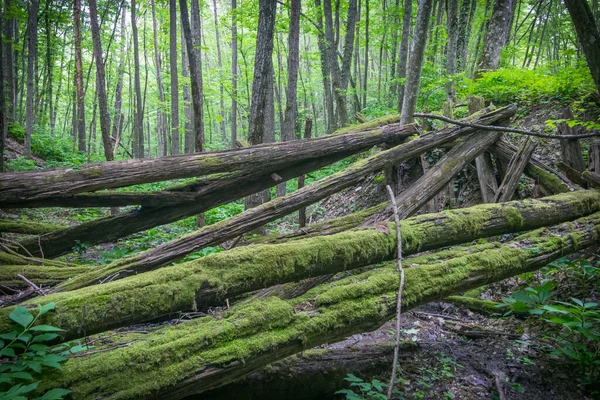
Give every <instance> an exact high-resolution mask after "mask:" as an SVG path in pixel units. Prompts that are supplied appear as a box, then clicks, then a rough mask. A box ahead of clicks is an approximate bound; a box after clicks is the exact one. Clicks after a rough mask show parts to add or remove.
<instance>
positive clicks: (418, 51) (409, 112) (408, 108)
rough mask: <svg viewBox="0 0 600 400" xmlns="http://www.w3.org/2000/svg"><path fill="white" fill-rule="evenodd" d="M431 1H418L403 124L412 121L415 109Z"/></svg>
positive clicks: (402, 117) (403, 109)
mask: <svg viewBox="0 0 600 400" xmlns="http://www.w3.org/2000/svg"><path fill="white" fill-rule="evenodd" d="M432 1H433V0H420V2H419V11H418V12H417V22H416V25H415V39H414V45H413V49H412V53H411V56H410V68H409V69H408V76H407V78H406V88H405V93H404V99H403V102H402V116H401V118H400V122H401V123H403V124H406V123H410V122H412V121H414V117H413V114H414V113H415V111H416V109H417V96H418V94H419V84H420V82H421V71H422V68H423V58H424V55H425V44H426V43H427V30H428V29H427V27H428V25H429V17H430V15H431V5H432Z"/></svg>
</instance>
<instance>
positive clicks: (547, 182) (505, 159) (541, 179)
mask: <svg viewBox="0 0 600 400" xmlns="http://www.w3.org/2000/svg"><path fill="white" fill-rule="evenodd" d="M490 151H491V153H492V154H494V155H495V156H496V158H497V159H499V160H500V161H501V162H502V163H503V164H504V165H508V164H509V163H510V160H511V159H512V158H513V156H514V155H515V154H516V153H517V148H516V147H515V146H513V145H512V144H510V143H508V142H507V141H506V140H503V139H500V140H498V141H497V142H496V143H494V145H493V146H492V147H491V148H490ZM524 172H525V175H527V176H528V177H530V178H531V179H533V180H534V181H536V182H537V183H538V184H540V186H542V188H543V189H545V191H546V192H547V193H548V194H557V193H565V192H569V191H571V190H573V189H578V187H576V186H575V185H572V184H570V183H569V182H567V181H565V180H564V179H563V178H561V177H560V176H559V175H558V174H557V173H556V171H554V170H553V169H552V168H550V167H549V166H547V165H546V164H544V163H542V162H540V161H538V160H536V159H535V158H531V159H530V160H529V162H528V163H527V166H526V167H525V171H524Z"/></svg>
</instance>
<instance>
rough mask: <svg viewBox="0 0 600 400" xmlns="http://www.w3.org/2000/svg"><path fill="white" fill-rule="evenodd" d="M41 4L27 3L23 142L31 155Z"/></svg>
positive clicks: (25, 151)
mask: <svg viewBox="0 0 600 400" xmlns="http://www.w3.org/2000/svg"><path fill="white" fill-rule="evenodd" d="M39 5H40V3H39V0H31V1H30V2H29V3H28V4H27V11H28V13H29V16H28V20H27V30H28V32H29V40H28V52H27V101H26V104H25V114H26V115H25V140H24V144H23V147H24V151H23V154H24V155H25V156H30V155H31V134H32V132H33V125H34V123H35V116H34V115H33V114H34V110H33V100H34V96H35V92H34V80H36V79H37V78H36V77H35V76H34V74H35V72H36V71H35V68H34V67H35V65H36V64H37V23H38V8H39ZM36 86H37V84H36Z"/></svg>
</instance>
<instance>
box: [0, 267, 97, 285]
mask: <svg viewBox="0 0 600 400" xmlns="http://www.w3.org/2000/svg"><path fill="white" fill-rule="evenodd" d="M89 270H90V267H88V266H77V267H66V266H60V267H57V266H48V265H42V266H39V265H3V266H2V267H1V268H0V284H2V285H6V286H11V287H22V286H27V283H26V282H25V281H23V279H21V278H20V277H19V276H18V275H23V276H24V277H25V278H27V279H28V280H30V281H31V282H33V283H35V284H36V285H37V286H54V285H56V284H57V283H60V282H63V281H65V280H67V279H70V278H72V277H74V276H77V275H81V274H83V273H85V272H88V271H89Z"/></svg>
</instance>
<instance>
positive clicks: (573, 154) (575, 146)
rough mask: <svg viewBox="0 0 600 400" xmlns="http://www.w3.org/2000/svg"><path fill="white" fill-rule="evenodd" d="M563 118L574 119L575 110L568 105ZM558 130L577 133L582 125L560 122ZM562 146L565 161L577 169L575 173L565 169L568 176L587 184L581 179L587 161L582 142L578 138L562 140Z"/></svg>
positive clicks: (565, 132) (571, 133)
mask: <svg viewBox="0 0 600 400" xmlns="http://www.w3.org/2000/svg"><path fill="white" fill-rule="evenodd" d="M562 118H564V119H566V120H572V119H574V117H573V112H572V111H571V108H570V107H567V108H565V109H564V110H563V112H562ZM557 127H558V131H559V133H560V134H561V135H576V134H578V133H581V128H580V127H575V126H574V127H569V125H568V124H567V123H566V122H562V123H559V124H558V125H557ZM560 147H561V150H562V160H563V162H564V163H565V164H566V165H567V166H569V167H570V168H572V169H573V170H575V171H574V172H575V173H573V172H572V171H571V170H567V171H565V173H566V175H567V178H569V179H570V180H571V181H573V182H575V183H578V184H580V185H581V184H585V182H582V181H581V173H582V172H583V171H585V162H584V161H583V154H582V152H581V144H580V143H579V140H577V139H570V140H560Z"/></svg>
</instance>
